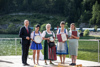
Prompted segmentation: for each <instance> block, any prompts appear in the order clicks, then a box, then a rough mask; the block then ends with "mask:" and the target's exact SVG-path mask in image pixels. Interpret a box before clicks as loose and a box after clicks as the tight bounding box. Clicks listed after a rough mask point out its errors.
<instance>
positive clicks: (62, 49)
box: [56, 21, 68, 64]
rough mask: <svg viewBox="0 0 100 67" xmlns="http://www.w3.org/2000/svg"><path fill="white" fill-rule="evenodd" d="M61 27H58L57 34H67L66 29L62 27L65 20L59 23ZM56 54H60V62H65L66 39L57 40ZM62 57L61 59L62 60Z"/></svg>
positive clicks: (66, 51)
mask: <svg viewBox="0 0 100 67" xmlns="http://www.w3.org/2000/svg"><path fill="white" fill-rule="evenodd" d="M60 26H61V29H58V31H57V34H64V33H65V34H66V35H68V32H67V29H64V26H65V22H64V21H62V22H61V23H60ZM56 54H58V55H60V60H61V64H64V63H65V58H66V55H67V54H68V46H67V42H66V41H62V42H58V44H57V52H56ZM62 57H63V61H62Z"/></svg>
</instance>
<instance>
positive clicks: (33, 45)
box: [30, 25, 42, 64]
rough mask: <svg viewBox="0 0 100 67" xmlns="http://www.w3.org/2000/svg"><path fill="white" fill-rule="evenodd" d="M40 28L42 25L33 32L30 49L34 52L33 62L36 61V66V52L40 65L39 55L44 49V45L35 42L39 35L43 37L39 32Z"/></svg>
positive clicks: (37, 26)
mask: <svg viewBox="0 0 100 67" xmlns="http://www.w3.org/2000/svg"><path fill="white" fill-rule="evenodd" d="M39 28H40V25H36V27H35V31H33V32H32V33H31V39H32V43H31V46H30V49H32V50H33V60H34V64H35V54H36V51H37V64H39V63H38V60H39V54H40V50H41V49H42V44H41V43H39V44H38V43H36V42H35V41H34V37H35V36H37V35H39V36H41V32H40V31H39ZM41 37H42V36H41Z"/></svg>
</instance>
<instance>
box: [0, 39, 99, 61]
mask: <svg viewBox="0 0 100 67" xmlns="http://www.w3.org/2000/svg"><path fill="white" fill-rule="evenodd" d="M20 39H21V38H0V46H1V45H5V42H6V41H8V42H9V41H12V42H10V43H11V44H13V45H15V46H13V47H14V52H15V54H14V55H18V54H17V51H18V50H20V52H21V49H18V46H17V45H18V44H19V41H20ZM18 40H19V41H18ZM17 41H18V42H17ZM79 41H91V42H92V41H93V42H97V43H98V48H97V49H98V62H99V55H100V54H99V53H100V52H99V50H100V49H99V40H97V39H79ZM2 42H3V43H2ZM56 42H57V39H56ZM7 44H8V43H7ZM6 46H7V45H6ZM2 47H3V46H1V47H0V51H1V53H2V50H3V48H2ZM13 47H12V48H11V50H13ZM6 48H9V47H4V49H6ZM5 51H8V50H5ZM0 55H1V54H0ZM9 55H10V54H9ZM69 57H70V55H69Z"/></svg>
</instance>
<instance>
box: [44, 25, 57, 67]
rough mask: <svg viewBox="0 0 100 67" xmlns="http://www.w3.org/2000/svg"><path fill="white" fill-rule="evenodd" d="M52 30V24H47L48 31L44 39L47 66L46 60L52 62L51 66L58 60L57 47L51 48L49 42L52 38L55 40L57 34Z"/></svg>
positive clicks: (45, 32)
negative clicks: (53, 61)
mask: <svg viewBox="0 0 100 67" xmlns="http://www.w3.org/2000/svg"><path fill="white" fill-rule="evenodd" d="M50 29H51V24H46V31H43V33H42V37H43V40H44V60H45V64H46V65H47V62H46V60H50V64H53V63H52V60H57V57H56V46H53V47H51V48H50V47H49V44H48V41H50V37H53V38H54V40H55V34H54V32H53V31H51V30H50Z"/></svg>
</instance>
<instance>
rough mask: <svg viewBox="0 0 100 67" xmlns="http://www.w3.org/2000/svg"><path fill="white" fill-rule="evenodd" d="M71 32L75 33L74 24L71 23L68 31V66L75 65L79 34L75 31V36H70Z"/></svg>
mask: <svg viewBox="0 0 100 67" xmlns="http://www.w3.org/2000/svg"><path fill="white" fill-rule="evenodd" d="M72 31H76V27H75V24H74V23H71V25H70V31H69V53H70V55H71V58H72V63H71V64H70V65H76V59H77V54H78V39H79V33H78V31H77V36H74V35H72Z"/></svg>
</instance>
